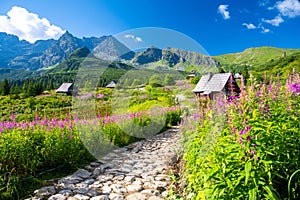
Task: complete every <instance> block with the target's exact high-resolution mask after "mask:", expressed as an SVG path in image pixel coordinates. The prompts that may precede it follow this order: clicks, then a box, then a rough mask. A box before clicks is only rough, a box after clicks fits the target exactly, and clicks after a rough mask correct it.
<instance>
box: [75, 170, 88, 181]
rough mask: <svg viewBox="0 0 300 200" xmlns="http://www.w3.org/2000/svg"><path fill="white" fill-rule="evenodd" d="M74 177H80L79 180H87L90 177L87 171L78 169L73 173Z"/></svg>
mask: <svg viewBox="0 0 300 200" xmlns="http://www.w3.org/2000/svg"><path fill="white" fill-rule="evenodd" d="M74 175H76V176H78V177H80V178H84V179H86V178H89V177H90V176H91V173H90V172H88V171H87V170H85V169H79V170H77V171H76V172H75V173H74Z"/></svg>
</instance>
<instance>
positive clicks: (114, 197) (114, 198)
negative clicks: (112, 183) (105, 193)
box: [109, 193, 125, 200]
mask: <svg viewBox="0 0 300 200" xmlns="http://www.w3.org/2000/svg"><path fill="white" fill-rule="evenodd" d="M109 199H110V200H124V199H125V198H124V196H123V195H120V194H115V193H111V194H110V195H109Z"/></svg>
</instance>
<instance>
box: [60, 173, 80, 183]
mask: <svg viewBox="0 0 300 200" xmlns="http://www.w3.org/2000/svg"><path fill="white" fill-rule="evenodd" d="M82 180H83V179H82V178H81V177H78V176H77V175H74V174H73V175H71V176H67V177H64V178H62V179H60V180H59V181H58V184H74V183H79V182H80V181H82Z"/></svg>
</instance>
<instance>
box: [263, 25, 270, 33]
mask: <svg viewBox="0 0 300 200" xmlns="http://www.w3.org/2000/svg"><path fill="white" fill-rule="evenodd" d="M261 32H262V33H269V32H270V29H268V28H265V27H263V26H262V27H261Z"/></svg>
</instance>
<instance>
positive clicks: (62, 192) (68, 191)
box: [59, 190, 73, 196]
mask: <svg viewBox="0 0 300 200" xmlns="http://www.w3.org/2000/svg"><path fill="white" fill-rule="evenodd" d="M59 194H62V195H64V196H72V195H73V192H72V191H71V190H61V191H59Z"/></svg>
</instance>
